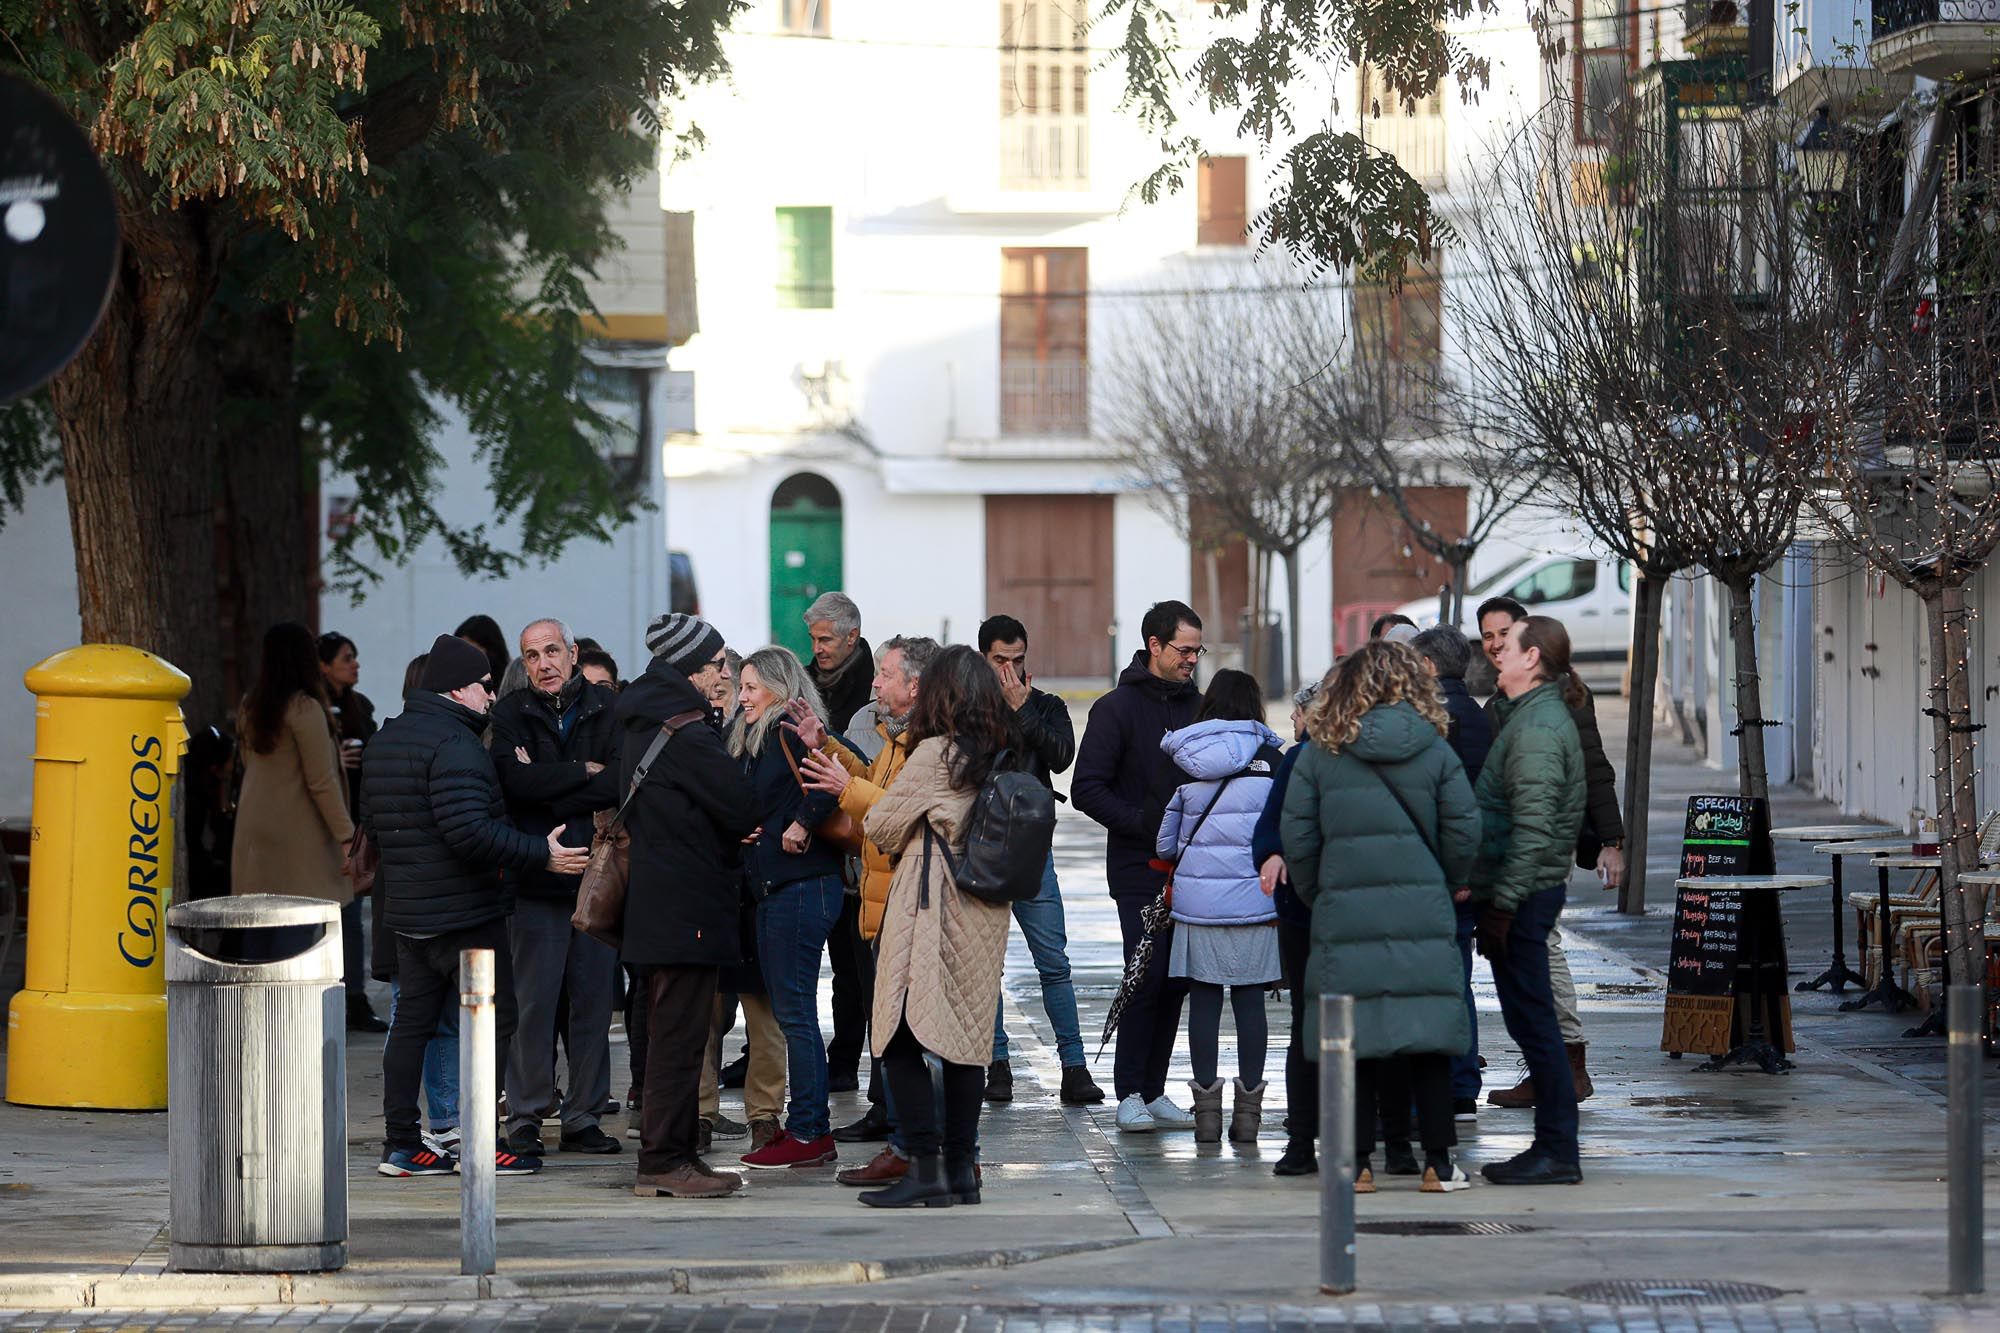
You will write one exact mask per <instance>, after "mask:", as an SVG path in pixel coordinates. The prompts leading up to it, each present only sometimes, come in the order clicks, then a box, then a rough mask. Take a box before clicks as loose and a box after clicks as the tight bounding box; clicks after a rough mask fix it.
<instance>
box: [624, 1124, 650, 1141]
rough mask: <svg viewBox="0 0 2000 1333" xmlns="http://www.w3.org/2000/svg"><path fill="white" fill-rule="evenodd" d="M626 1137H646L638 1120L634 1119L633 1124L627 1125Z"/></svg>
mask: <svg viewBox="0 0 2000 1333" xmlns="http://www.w3.org/2000/svg"><path fill="white" fill-rule="evenodd" d="M625 1137H626V1138H628V1139H639V1138H644V1137H645V1135H643V1134H641V1133H640V1132H639V1122H638V1121H636V1120H634V1121H633V1122H632V1123H631V1124H629V1125H627V1126H625Z"/></svg>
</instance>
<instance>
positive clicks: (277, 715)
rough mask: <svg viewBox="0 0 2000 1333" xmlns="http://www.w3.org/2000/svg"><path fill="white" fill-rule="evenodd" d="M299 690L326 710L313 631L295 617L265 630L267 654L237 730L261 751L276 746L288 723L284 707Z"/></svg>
mask: <svg viewBox="0 0 2000 1333" xmlns="http://www.w3.org/2000/svg"><path fill="white" fill-rule="evenodd" d="M299 694H303V695H306V696H308V697H309V698H311V699H312V700H313V701H314V702H315V703H317V704H318V705H319V706H320V709H321V711H324V710H325V708H326V683H325V678H324V677H323V676H321V675H320V673H319V652H318V650H317V649H315V648H314V646H313V634H312V631H311V630H309V629H307V628H306V627H305V626H304V625H301V624H300V623H299V622H298V621H296V620H281V621H279V622H278V623H277V624H275V625H273V626H271V628H269V629H267V630H265V631H264V655H263V660H262V661H261V662H259V663H258V666H257V679H256V681H255V683H253V684H252V685H251V686H250V693H248V694H246V695H244V696H243V709H242V720H241V723H240V725H239V726H238V730H239V731H241V732H242V734H243V740H244V742H245V743H246V744H248V745H249V747H250V748H251V749H253V750H255V751H256V752H257V753H258V754H269V753H270V752H271V751H272V750H274V749H276V748H277V745H278V733H279V732H280V731H282V730H284V726H285V710H286V709H287V708H289V707H291V703H292V698H293V696H294V695H299ZM329 725H330V724H329Z"/></svg>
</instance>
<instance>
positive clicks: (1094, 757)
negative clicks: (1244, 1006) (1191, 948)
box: [1070, 602, 1207, 1132]
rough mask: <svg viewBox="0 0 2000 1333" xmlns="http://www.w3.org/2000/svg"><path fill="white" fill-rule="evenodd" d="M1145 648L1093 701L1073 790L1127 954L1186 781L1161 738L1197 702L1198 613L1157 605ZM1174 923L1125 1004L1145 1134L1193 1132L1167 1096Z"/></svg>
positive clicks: (1132, 1120) (1179, 605)
mask: <svg viewBox="0 0 2000 1333" xmlns="http://www.w3.org/2000/svg"><path fill="white" fill-rule="evenodd" d="M1140 632H1141V633H1142V634H1143V635H1144V636H1145V639H1146V646H1145V647H1144V648H1142V649H1140V650H1139V651H1138V652H1136V653H1134V654H1133V655H1132V664H1131V665H1130V666H1128V667H1126V668H1125V671H1124V674H1122V675H1120V676H1119V677H1118V684H1117V686H1116V688H1114V689H1113V690H1112V691H1111V692H1110V693H1109V694H1107V695H1105V696H1104V697H1103V698H1101V699H1099V700H1098V701H1097V702H1096V703H1094V704H1092V705H1091V706H1090V721H1089V722H1088V723H1087V724H1085V726H1084V729H1083V744H1082V745H1081V746H1079V747H1078V749H1077V755H1076V776H1075V778H1074V780H1073V781H1072V782H1071V783H1070V796H1071V798H1072V799H1074V800H1075V802H1076V808H1077V809H1079V810H1081V811H1083V813H1085V814H1086V815H1089V816H1090V817H1091V818H1092V819H1094V820H1096V821H1097V822H1098V823H1100V824H1102V825H1104V827H1105V830H1106V832H1107V833H1108V835H1109V836H1108V837H1107V839H1106V841H1105V849H1104V877H1105V879H1106V881H1107V882H1108V883H1109V885H1110V888H1111V897H1112V900H1113V901H1114V902H1116V903H1117V904H1118V924H1119V927H1120V929H1121V931H1122V932H1123V934H1124V937H1125V958H1126V961H1127V962H1128V963H1129V962H1130V961H1131V958H1132V952H1133V950H1134V949H1136V948H1137V947H1138V945H1139V941H1140V939H1141V938H1143V937H1144V934H1145V928H1144V927H1143V926H1142V925H1141V923H1140V915H1141V913H1143V912H1144V911H1145V910H1146V908H1147V906H1148V905H1150V904H1151V903H1152V901H1153V900H1154V899H1155V898H1156V897H1158V896H1159V892H1160V886H1161V884H1162V882H1163V880H1162V876H1161V875H1160V873H1159V872H1158V871H1156V870H1154V869H1152V868H1151V865H1150V864H1149V863H1150V862H1151V861H1152V859H1153V857H1154V855H1155V854H1156V852H1155V848H1156V845H1157V843H1158V840H1159V834H1160V820H1161V819H1162V818H1163V817H1164V816H1165V814H1166V811H1167V803H1168V802H1169V801H1171V800H1172V799H1173V795H1174V789H1175V788H1177V787H1179V786H1180V784H1181V783H1183V782H1185V781H1187V775H1186V774H1184V773H1182V772H1181V771H1180V770H1179V769H1178V768H1176V767H1174V764H1173V762H1172V761H1171V760H1169V759H1168V758H1167V757H1166V755H1165V754H1163V753H1162V752H1161V750H1160V738H1161V737H1163V736H1165V735H1166V734H1167V733H1168V732H1169V731H1174V730H1177V729H1178V728H1181V727H1185V726H1187V725H1189V724H1190V723H1192V722H1193V721H1194V718H1195V712H1196V710H1197V709H1198V708H1199V707H1200V705H1201V691H1199V690H1197V689H1196V688H1195V686H1194V670H1195V664H1196V663H1197V662H1199V661H1200V660H1201V656H1202V654H1203V653H1204V652H1206V651H1207V650H1206V649H1204V648H1203V647H1202V645H1201V617H1199V616H1197V615H1196V614H1195V613H1194V608H1193V607H1190V606H1189V605H1187V603H1185V602H1158V603H1155V604H1154V606H1153V607H1152V609H1151V610H1149V611H1147V612H1146V618H1145V619H1144V620H1143V621H1142V622H1141V623H1140ZM1172 929H1173V927H1172V926H1171V925H1169V926H1168V927H1167V930H1166V931H1164V932H1162V934H1161V935H1160V937H1159V939H1158V940H1157V941H1156V942H1155V944H1154V947H1153V956H1152V966H1151V968H1150V969H1149V970H1148V972H1147V974H1146V980H1145V984H1144V985H1143V986H1142V987H1141V988H1140V990H1139V991H1138V993H1136V994H1135V995H1133V996H1132V998H1131V1000H1130V1002H1129V1003H1128V1004H1127V1005H1126V1008H1125V1013H1124V1017H1123V1018H1122V1019H1121V1020H1120V1022H1119V1025H1118V1043H1117V1048H1116V1056H1115V1058H1114V1061H1113V1065H1112V1073H1113V1077H1114V1081H1115V1083H1116V1088H1117V1096H1118V1128H1120V1129H1122V1130H1125V1131H1127V1132H1144V1131H1148V1130H1152V1129H1156V1128H1160V1127H1162V1126H1165V1127H1167V1128H1172V1129H1191V1128H1193V1126H1194V1117H1193V1116H1192V1115H1190V1114H1189V1113H1188V1112H1187V1111H1185V1110H1183V1109H1182V1108H1181V1107H1179V1106H1176V1105H1175V1104H1174V1103H1173V1102H1171V1101H1169V1100H1168V1099H1167V1066H1168V1064H1169V1063H1170V1061H1171V1060H1172V1058H1173V1052H1174V1041H1175V1038H1176V1037H1177V1036H1178V1035H1179V1033H1180V1024H1181V1001H1182V1000H1183V999H1184V998H1185V997H1186V987H1185V986H1184V985H1182V984H1180V983H1177V982H1175V981H1174V980H1173V979H1172V978H1170V977H1168V976H1167V955H1168V954H1169V952H1171V945H1170V939H1171V935H1170V932H1171V931H1172Z"/></svg>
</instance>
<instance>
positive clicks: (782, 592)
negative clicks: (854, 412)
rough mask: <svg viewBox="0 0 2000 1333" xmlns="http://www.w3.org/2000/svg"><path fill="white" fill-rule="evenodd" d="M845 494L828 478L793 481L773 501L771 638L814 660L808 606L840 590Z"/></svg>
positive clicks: (807, 475) (803, 475)
mask: <svg viewBox="0 0 2000 1333" xmlns="http://www.w3.org/2000/svg"><path fill="white" fill-rule="evenodd" d="M840 551H841V521H840V492H839V491H836V490H835V489H834V488H833V485H832V483H830V482H828V481H827V480H826V479H825V478H824V477H817V476H814V475H813V474H811V473H807V472H802V473H800V474H799V475H797V476H795V477H788V478H787V479H786V480H785V482H784V483H783V484H782V485H780V486H779V487H778V489H777V492H776V493H775V494H773V495H772V497H771V639H772V641H773V642H774V643H780V644H783V645H784V646H785V647H787V648H789V649H791V650H792V651H793V652H795V653H797V654H798V655H799V660H800V661H802V662H803V661H809V660H810V658H811V653H812V640H811V636H810V635H808V634H807V633H806V625H805V619H804V617H805V613H806V608H807V607H809V606H811V605H812V604H813V599H815V598H816V597H818V596H819V595H820V594H821V593H824V592H832V591H834V590H835V589H837V588H839V587H840V579H841V559H840Z"/></svg>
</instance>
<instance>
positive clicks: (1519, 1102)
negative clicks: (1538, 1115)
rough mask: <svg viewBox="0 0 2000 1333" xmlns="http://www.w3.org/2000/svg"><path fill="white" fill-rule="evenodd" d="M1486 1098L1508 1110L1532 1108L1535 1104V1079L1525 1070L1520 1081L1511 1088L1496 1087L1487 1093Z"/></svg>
mask: <svg viewBox="0 0 2000 1333" xmlns="http://www.w3.org/2000/svg"><path fill="white" fill-rule="evenodd" d="M1486 1100H1487V1101H1488V1102H1489V1103H1491V1104H1492V1105H1494V1106H1498V1107H1500V1108H1501V1109H1503V1110H1507V1111H1526V1110H1530V1109H1532V1108H1533V1107H1534V1105H1535V1080H1534V1079H1533V1078H1532V1077H1531V1076H1530V1075H1529V1074H1528V1072H1527V1071H1526V1070H1523V1071H1522V1072H1521V1081H1520V1082H1519V1083H1516V1084H1515V1085H1514V1086H1513V1087H1511V1088H1505V1089H1495V1090H1494V1091H1492V1092H1489V1093H1487V1094H1486Z"/></svg>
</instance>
